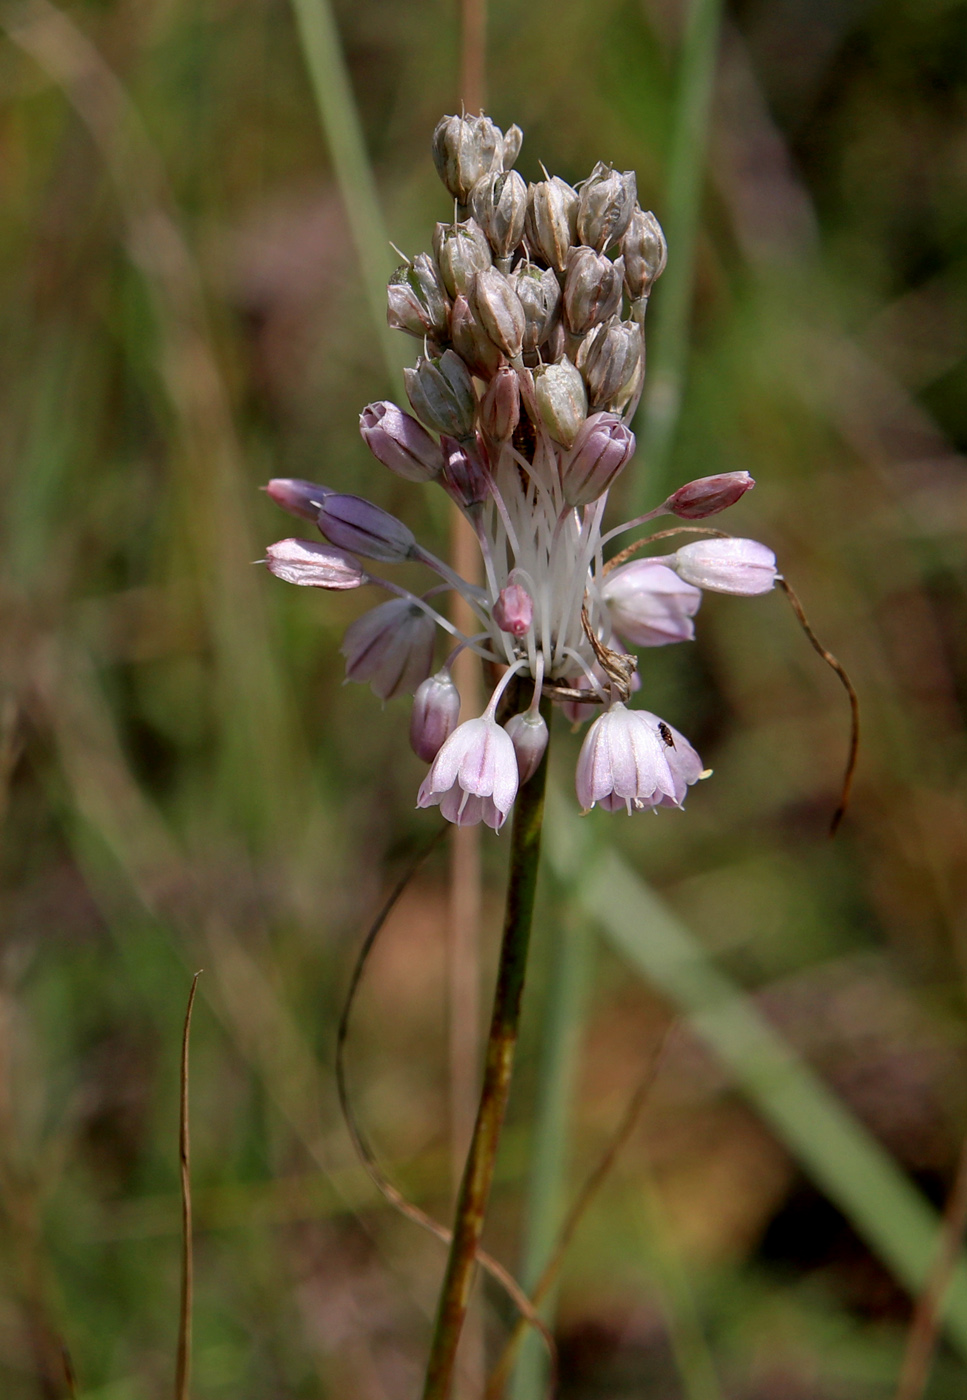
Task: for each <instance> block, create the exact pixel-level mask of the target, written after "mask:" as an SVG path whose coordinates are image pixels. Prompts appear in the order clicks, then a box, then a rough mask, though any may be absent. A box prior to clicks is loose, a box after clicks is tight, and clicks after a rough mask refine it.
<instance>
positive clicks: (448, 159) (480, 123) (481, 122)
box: [433, 114, 504, 204]
mask: <svg viewBox="0 0 967 1400" xmlns="http://www.w3.org/2000/svg"><path fill="white" fill-rule="evenodd" d="M503 151H504V137H503V134H502V133H501V130H500V127H499V126H495V125H494V123H493V122H492V121H491V120H490V118H489V117H485V116H483V114H481V115H480V116H479V117H468V116H463V117H443V118H442V119H441V120H440V121H439V122H437V125H436V130H435V131H434V133H433V163H434V165H435V166H436V168H437V174H438V175H439V177H440V179H441V180H442V181H443V183H444V184H445V185H446V187H447V189H448V190H449V191H450V193H451V194H452V195H453V197H454V199H456V200H459V202H460V203H461V204H466V202H467V199H468V198H469V195H470V191H471V190H472V189H473V187H474V185H475V184H476V183H477V181H478V180H479V179H480V177H481V176H482V175H486V174H487V172H488V171H490V170H493V169H494V166H495V165H497V164H499V161H500V159H501V158H502V157H503Z"/></svg>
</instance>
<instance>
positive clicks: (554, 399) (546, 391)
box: [534, 356, 588, 447]
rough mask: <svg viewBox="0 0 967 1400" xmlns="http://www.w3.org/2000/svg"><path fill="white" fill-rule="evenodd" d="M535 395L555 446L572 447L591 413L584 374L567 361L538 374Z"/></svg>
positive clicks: (550, 366) (541, 369)
mask: <svg viewBox="0 0 967 1400" xmlns="http://www.w3.org/2000/svg"><path fill="white" fill-rule="evenodd" d="M534 392H535V394H536V396H537V407H538V409H539V411H540V415H541V418H542V419H543V421H544V426H545V427H546V428H547V431H548V432H549V433H550V435H551V437H552V438H553V439H554V441H555V442H559V443H561V444H562V445H563V446H564V447H570V446H571V444H572V443H573V442H574V439H575V438H576V437H577V434H578V430H579V429H580V427H581V424H582V423H583V422H584V420H585V418H586V417H587V413H588V396H587V393H586V392H585V388H584V380H583V379H582V378H581V371H580V370H579V369H577V368H575V366H574V365H572V364H571V361H570V360H569V359H567V357H566V356H565V358H564V359H563V360H561V361H560V362H559V363H558V364H556V365H541V366H539V367H538V369H536V370H535V371H534Z"/></svg>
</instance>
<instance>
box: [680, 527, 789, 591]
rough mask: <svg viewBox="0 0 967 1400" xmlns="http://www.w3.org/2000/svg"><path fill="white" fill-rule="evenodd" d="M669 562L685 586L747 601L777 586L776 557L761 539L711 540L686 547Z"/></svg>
mask: <svg viewBox="0 0 967 1400" xmlns="http://www.w3.org/2000/svg"><path fill="white" fill-rule="evenodd" d="M667 562H668V563H669V564H670V565H671V567H672V568H673V569H674V570H675V572H676V573H677V574H678V575H679V577H680V578H683V579H685V581H686V583H693V584H695V586H696V587H697V588H707V589H708V590H709V592H711V593H738V594H741V595H742V596H744V597H746V598H750V597H752V596H754V595H755V594H756V593H768V592H769V590H770V589H772V588H774V587H775V584H776V577H777V574H776V556H775V555H774V554H773V552H772V550H771V549H770V548H769V547H768V545H764V544H760V543H759V541H758V540H738V539H708V540H696V541H695V543H694V544H683V545H682V547H681V549H679V550H677V551H676V552H675V553H674V554H671V555H668V556H667Z"/></svg>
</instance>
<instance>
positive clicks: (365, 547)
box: [319, 491, 417, 564]
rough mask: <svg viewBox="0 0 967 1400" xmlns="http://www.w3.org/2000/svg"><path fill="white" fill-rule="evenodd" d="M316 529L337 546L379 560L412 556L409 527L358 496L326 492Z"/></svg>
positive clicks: (386, 561)
mask: <svg viewBox="0 0 967 1400" xmlns="http://www.w3.org/2000/svg"><path fill="white" fill-rule="evenodd" d="M319 529H320V530H321V531H322V533H323V534H324V535H325V537H326V539H327V540H329V541H330V543H331V544H334V545H336V546H337V547H338V548H339V549H348V550H351V551H352V553H353V554H359V555H361V556H362V557H363V558H364V559H376V560H378V561H379V562H380V563H381V564H402V563H404V562H405V561H406V560H407V559H413V558H415V556H416V547H417V546H416V537H415V536H414V534H413V532H412V530H408V529H407V527H406V526H405V525H404V524H403V522H402V520H397V518H396V516H395V515H390V513H389V511H387V510H383V509H382V508H381V507H380V506H375V505H373V503H372V501H367V500H365V499H364V498H363V497H362V496H348V495H342V494H340V493H339V492H336V491H332V492H330V494H329V495H328V496H327V497H326V499H325V500H324V501H323V503H322V509H321V510H320V512H319Z"/></svg>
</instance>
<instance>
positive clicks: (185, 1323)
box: [175, 970, 201, 1400]
mask: <svg viewBox="0 0 967 1400" xmlns="http://www.w3.org/2000/svg"><path fill="white" fill-rule="evenodd" d="M200 976H201V971H200V970H199V971H198V972H196V973H195V975H194V977H193V978H192V979H191V991H190V992H189V993H188V1007H187V1010H186V1011H185V1028H184V1031H183V1032H182V1036H181V1097H180V1102H179V1113H178V1157H179V1160H180V1164H181V1305H180V1308H179V1312H178V1351H177V1353H176V1364H175V1400H188V1394H189V1387H190V1385H191V1312H192V1297H193V1294H194V1281H195V1270H194V1256H193V1246H192V1228H191V1135H190V1133H189V1127H188V1043H189V1038H190V1035H191V1012H192V1008H193V1007H194V1005H195V991H196V989H197V987H198V979H199V977H200Z"/></svg>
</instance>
